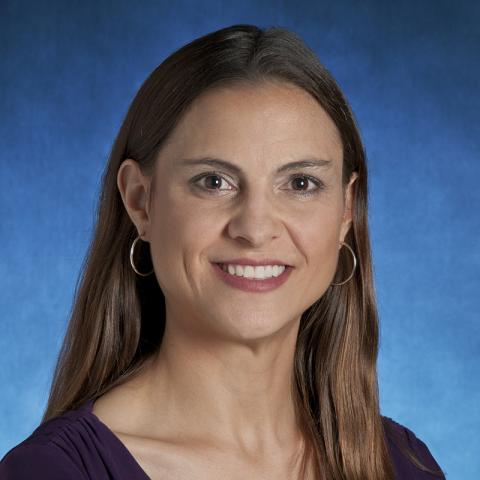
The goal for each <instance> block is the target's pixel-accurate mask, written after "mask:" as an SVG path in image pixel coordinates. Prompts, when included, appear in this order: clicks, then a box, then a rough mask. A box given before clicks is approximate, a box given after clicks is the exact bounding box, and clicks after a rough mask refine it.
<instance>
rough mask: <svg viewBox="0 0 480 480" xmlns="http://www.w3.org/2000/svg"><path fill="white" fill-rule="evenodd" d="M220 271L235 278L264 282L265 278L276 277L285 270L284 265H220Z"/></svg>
mask: <svg viewBox="0 0 480 480" xmlns="http://www.w3.org/2000/svg"><path fill="white" fill-rule="evenodd" d="M221 268H222V270H224V271H225V272H227V273H229V274H230V275H235V276H237V277H245V278H254V279H257V280H264V279H265V278H271V277H278V276H279V275H281V274H282V273H283V271H284V270H285V268H286V267H285V265H261V266H258V267H254V266H252V265H231V264H229V265H221Z"/></svg>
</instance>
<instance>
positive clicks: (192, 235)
mask: <svg viewBox="0 0 480 480" xmlns="http://www.w3.org/2000/svg"><path fill="white" fill-rule="evenodd" d="M207 155H208V156H211V157H215V158H220V159H224V160H227V161H229V162H231V163H234V164H236V165H237V166H239V167H240V168H241V169H242V170H243V171H244V175H242V176H240V177H239V176H237V175H235V174H232V173H230V172H228V171H226V170H222V169H218V168H212V167H210V166H206V165H197V166H193V167H188V168H183V167H180V163H179V162H180V160H181V159H184V158H198V157H204V156H207ZM342 155H343V154H342V144H341V140H340V134H339V132H338V130H337V128H336V126H335V124H334V123H333V121H332V120H331V119H330V117H329V116H328V115H327V114H326V113H325V111H324V110H323V109H322V107H321V106H320V105H319V104H318V103H317V102H316V101H315V99H313V98H312V97H311V96H310V95H309V94H308V93H307V92H305V91H303V90H302V89H299V88H298V87H296V86H293V85H291V84H288V83H279V82H269V83H265V84H260V85H255V86H245V85H242V86H235V87H229V88H226V87H224V88H221V89H215V90H212V91H210V92H206V93H204V94H203V95H201V96H200V97H199V98H197V99H196V100H195V101H194V102H193V104H192V105H191V107H190V109H189V110H188V111H187V113H186V114H185V115H184V116H183V117H182V119H181V121H180V123H179V124H178V125H177V127H176V129H175V130H174V132H173V134H172V136H171V137H170V138H169V140H168V143H166V144H165V145H164V146H163V148H162V150H161V151H160V153H159V156H158V158H157V161H156V164H155V170H154V173H153V176H150V177H149V176H148V175H144V174H143V173H142V172H141V170H140V168H139V167H138V164H137V163H136V162H135V161H134V160H132V159H127V160H125V161H124V162H123V163H122V165H121V167H120V169H119V171H118V177H117V183H118V188H119V191H120V193H121V196H122V199H123V202H124V205H125V208H126V210H127V212H128V214H129V216H130V218H131V219H132V222H133V223H134V224H135V226H136V228H137V231H138V233H139V234H141V235H142V240H144V241H147V242H150V250H151V254H152V260H153V265H154V269H155V275H156V277H157V280H158V282H159V284H160V286H161V288H162V291H163V292H164V295H165V300H166V329H165V335H164V339H163V341H162V346H161V348H160V350H159V353H158V355H157V356H156V357H154V358H152V360H151V361H149V362H148V364H147V365H146V368H145V369H144V371H143V372H142V374H141V375H140V376H138V377H136V378H135V379H133V380H130V381H128V382H127V383H125V384H123V385H120V386H118V387H115V388H114V389H112V390H110V391H109V392H107V393H106V394H104V395H103V396H102V397H100V398H99V399H97V401H96V403H95V405H94V409H93V411H94V413H95V414H96V415H97V416H98V417H99V418H100V420H102V421H103V422H104V423H105V424H106V425H107V426H109V427H110V428H111V430H112V431H114V432H115V433H116V434H117V436H118V437H119V438H120V439H121V440H122V441H123V442H124V444H125V445H126V446H127V448H128V449H129V450H130V452H131V453H132V454H133V456H134V457H135V458H136V459H137V461H138V463H139V464H140V465H141V467H142V468H143V469H144V470H145V471H146V472H147V473H148V475H149V476H150V477H151V478H153V479H155V478H162V479H165V478H178V479H182V478H196V479H197V478H199V479H200V478H209V479H212V478H213V479H215V478H230V479H237V478H238V479H240V478H241V479H244V478H254V479H260V478H262V479H263V478H276V477H278V478H295V476H294V472H295V466H294V462H295V459H296V454H298V453H299V452H300V451H301V448H302V441H303V438H302V435H301V433H300V430H299V427H298V425H297V421H296V418H295V414H294V409H293V401H292V396H291V393H290V389H291V378H292V366H293V356H294V350H295V342H296V337H297V333H298V327H299V322H300V317H301V314H302V313H303V312H304V311H305V310H306V309H307V308H308V307H309V306H310V305H312V304H313V303H314V302H315V301H316V300H317V299H318V298H319V297H321V296H322V295H323V293H324V292H325V291H326V289H327V288H328V287H329V285H330V283H331V282H332V281H333V277H334V274H335V271H336V267H337V262H338V255H339V249H340V248H341V242H342V241H343V240H344V238H345V235H346V234H347V232H348V230H349V228H350V226H351V209H352V205H351V202H352V192H353V185H354V181H355V179H356V174H354V175H352V177H351V179H350V182H349V184H348V186H347V188H346V190H345V192H344V191H343V190H342V184H341V179H342ZM305 157H317V158H321V159H327V160H330V161H331V164H330V166H329V167H327V168H325V167H323V168H300V169H297V170H294V171H292V172H284V173H280V174H277V173H276V169H277V167H280V166H281V165H283V164H285V163H289V162H292V161H295V160H299V159H303V158H305ZM212 170H215V171H216V172H217V173H216V174H215V175H220V177H217V176H215V177H214V178H212V177H204V178H203V179H201V180H199V181H197V185H199V186H198V187H197V188H195V187H194V186H192V183H191V182H190V180H191V179H192V178H194V177H195V176H197V175H199V174H202V173H205V172H210V171H212ZM292 175H298V176H302V175H312V176H314V177H316V178H317V179H319V180H320V181H321V182H322V183H323V185H324V186H323V188H322V189H321V190H319V191H317V193H315V194H313V195H310V196H303V195H302V193H303V192H304V190H309V191H313V190H314V189H315V184H314V183H312V182H311V181H306V183H305V184H303V185H302V183H301V181H300V182H299V181H298V180H293V179H292V178H291V176H292ZM215 180H217V181H218V182H220V183H219V184H218V183H217V184H215ZM152 182H155V190H154V193H153V194H152V191H151V187H152ZM201 187H203V190H202V188H201ZM208 189H210V190H208ZM209 192H210V193H209ZM344 193H345V194H344ZM236 257H254V258H259V257H273V258H278V259H280V260H283V261H284V263H286V264H290V265H293V266H294V267H295V268H294V270H293V271H292V272H291V275H290V278H289V279H288V281H287V282H286V283H284V284H283V285H282V286H280V287H279V288H277V289H276V290H273V291H271V292H267V293H257V292H255V293H252V292H245V291H242V290H239V289H235V288H233V287H230V286H228V285H226V284H224V283H223V282H222V281H221V280H219V279H218V278H217V276H216V275H215V272H214V271H213V267H212V265H211V262H212V261H219V260H227V259H232V258H236ZM333 288H341V287H333Z"/></svg>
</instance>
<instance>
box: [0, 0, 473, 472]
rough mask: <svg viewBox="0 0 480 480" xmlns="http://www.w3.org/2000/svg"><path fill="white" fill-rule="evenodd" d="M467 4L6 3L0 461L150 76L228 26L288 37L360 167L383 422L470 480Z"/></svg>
mask: <svg viewBox="0 0 480 480" xmlns="http://www.w3.org/2000/svg"><path fill="white" fill-rule="evenodd" d="M479 22H480V7H479V3H478V2H471V3H470V2H464V1H458V0H457V1H455V2H443V1H432V2H426V1H414V2H401V4H400V5H399V4H397V2H382V1H378V2H372V1H367V2H354V1H343V2H338V1H336V2H321V1H318V2H306V1H298V0H297V1H287V0H285V1H282V2H274V1H258V0H255V1H243V2H231V3H228V2H221V1H205V2H189V1H184V0H181V1H176V2H167V1H156V2H154V1H148V2H147V1H144V2H135V3H134V2H125V1H117V2H113V1H111V2H110V1H100V2H94V1H81V2H80V1H75V2H74V1H69V2H53V1H52V2H40V1H31V2H26V1H18V2H12V1H5V0H4V1H2V2H1V4H0V61H1V84H0V86H1V88H0V142H1V149H0V159H1V163H0V200H1V201H0V215H1V216H0V222H1V224H0V228H1V234H0V242H1V258H0V291H1V297H0V322H1V330H0V382H1V385H2V387H1V398H0V408H1V415H0V457H1V456H3V454H4V453H6V452H7V450H9V449H10V448H11V447H12V446H14V445H15V444H17V443H19V442H20V441H21V440H23V439H24V438H25V437H26V436H27V435H29V434H30V433H31V431H32V430H33V429H34V428H35V427H36V426H37V424H38V422H39V421H40V418H41V414H42V413H43V409H44V407H45V404H46V400H47V394H48V388H49V386H50V380H51V376H52V373H53V367H54V361H55V358H56V355H57V352H58V350H59V348H60V345H61V341H62V337H63V334H64V331H65V327H66V324H67V321H68V318H69V313H70V308H71V305H72V298H73V294H74V288H75V285H76V281H77V278H78V274H79V270H80V266H81V263H82V260H83V258H84V255H85V252H86V249H87V246H88V244H89V240H90V236H91V232H92V227H93V222H94V208H95V204H96V199H97V195H98V191H99V180H100V175H101V172H102V169H103V167H104V165H105V162H106V159H107V156H108V153H109V150H110V147H111V145H112V142H113V139H114V137H115V135H116V133H117V130H118V128H119V126H120V123H121V121H122V119H123V115H124V114H125V112H126V110H127V108H128V106H129V104H130V102H131V100H132V99H133V96H134V94H135V93H136V91H137V89H138V88H139V87H140V85H141V83H142V82H143V81H144V79H145V78H146V76H147V75H148V74H149V73H150V72H151V71H152V70H153V69H154V67H156V66H157V65H158V64H159V63H161V61H162V60H163V59H164V58H165V57H166V56H168V55H169V54H170V53H171V52H172V51H173V50H174V49H176V48H178V47H180V46H182V45H183V44H185V43H187V42H189V41H191V40H192V39H193V38H195V37H198V36H200V35H203V34H205V33H208V32H211V31H213V30H216V29H218V28H222V27H225V26H227V25H231V24H234V23H254V24H257V25H259V26H261V27H266V26H271V25H279V26H284V27H287V28H290V29H292V30H294V31H296V32H297V33H298V34H300V36H302V37H303V38H304V40H305V41H306V42H307V43H308V44H309V45H310V46H311V47H312V48H313V49H314V50H315V51H316V53H317V54H318V55H319V57H320V59H321V60H322V61H323V62H324V63H325V65H326V66H327V67H328V68H329V69H330V70H331V72H332V73H333V74H334V76H335V78H336V79H337V80H338V82H339V84H340V86H341V87H342V89H343V90H344V92H345V93H346V95H347V98H348V99H349V101H350V103H351V105H352V108H353V110H354V112H355V114H356V117H357V119H358V122H359V125H360V129H361V133H362V136H363V139H364V142H365V145H366V149H367V154H368V158H369V173H370V226H371V234H372V247H373V256H374V273H375V281H376V290H377V297H378V307H379V313H380V318H381V350H380V358H379V381H380V394H381V408H382V413H383V414H384V415H387V416H390V417H392V418H394V419H395V420H397V421H398V422H400V423H403V424H404V425H406V426H408V427H409V428H410V429H412V430H413V431H414V432H415V433H416V434H417V436H418V437H419V438H421V439H422V440H423V441H425V443H426V444H427V445H428V446H429V448H430V450H431V452H432V454H433V455H434V457H435V458H436V459H437V461H438V462H439V464H440V465H441V466H442V468H443V469H444V470H445V472H446V474H447V477H448V478H452V479H462V480H468V479H472V480H473V479H478V478H480V460H479V452H480V441H479V433H480V428H479V426H480V412H479V405H480V392H479V382H478V378H479V370H480V361H479V359H480V353H479V352H480V349H479V347H480V340H479V333H480V331H479V330H480V328H479V325H480V322H479V320H480V318H479V317H480V315H479V310H480V301H479V297H480V278H479V273H478V272H479V267H480V253H479V234H480V213H479V207H480V194H479V188H478V183H479V178H480V162H479V145H480V142H479V138H480V126H479V125H480V122H479V119H478V116H479V108H480V101H479V92H478V87H479V84H480V82H479V78H478V77H479V72H480V29H479Z"/></svg>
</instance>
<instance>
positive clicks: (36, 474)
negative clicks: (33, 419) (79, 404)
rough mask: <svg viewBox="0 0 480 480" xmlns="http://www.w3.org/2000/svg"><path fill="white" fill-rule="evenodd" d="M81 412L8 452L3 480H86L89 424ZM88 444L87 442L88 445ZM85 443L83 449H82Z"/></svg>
mask: <svg viewBox="0 0 480 480" xmlns="http://www.w3.org/2000/svg"><path fill="white" fill-rule="evenodd" d="M82 419H83V415H82V411H81V410H71V411H68V412H66V413H64V414H63V415H61V416H59V417H56V418H53V419H50V420H48V421H46V422H44V423H43V424H41V425H40V426H38V427H37V428H36V429H35V430H34V431H33V433H32V434H31V435H30V436H29V437H27V438H26V439H25V440H23V441H22V442H21V443H19V444H18V445H16V446H14V447H13V448H12V449H11V450H9V451H8V452H7V453H6V454H5V456H4V457H3V458H2V459H1V461H0V478H1V479H2V480H3V479H5V480H23V479H31V478H36V479H47V478H48V479H49V480H57V479H58V480H60V479H62V480H69V479H78V480H82V479H87V478H89V477H88V472H87V471H86V470H85V467H84V465H85V463H84V460H85V454H84V452H82V448H85V445H86V442H85V438H84V439H83V440H82V437H85V436H86V435H85V434H86V425H84V424H82ZM87 443H88V442H87ZM82 444H83V446H82Z"/></svg>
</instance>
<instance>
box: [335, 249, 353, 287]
mask: <svg viewBox="0 0 480 480" xmlns="http://www.w3.org/2000/svg"><path fill="white" fill-rule="evenodd" d="M343 245H345V246H346V247H348V249H349V250H350V253H351V254H352V256H353V269H352V273H351V274H350V275H349V277H348V278H347V279H346V280H344V281H343V282H340V283H332V284H331V285H335V286H338V285H343V284H344V283H347V282H348V281H349V280H350V279H351V278H352V277H353V274H354V272H355V268H357V257H355V253H353V250H352V248H351V247H350V245H349V244H348V243H345V242H342V246H343Z"/></svg>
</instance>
